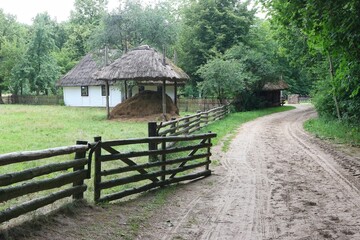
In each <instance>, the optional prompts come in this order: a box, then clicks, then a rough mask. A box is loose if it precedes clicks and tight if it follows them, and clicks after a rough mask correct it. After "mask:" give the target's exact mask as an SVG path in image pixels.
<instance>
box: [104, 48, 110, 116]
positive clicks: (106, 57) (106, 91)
mask: <svg viewBox="0 0 360 240" xmlns="http://www.w3.org/2000/svg"><path fill="white" fill-rule="evenodd" d="M108 50H109V49H108V46H105V66H107V65H108V63H109V59H108V54H109V51H108ZM105 96H106V97H105V98H106V117H107V119H110V101H109V81H108V80H105Z"/></svg>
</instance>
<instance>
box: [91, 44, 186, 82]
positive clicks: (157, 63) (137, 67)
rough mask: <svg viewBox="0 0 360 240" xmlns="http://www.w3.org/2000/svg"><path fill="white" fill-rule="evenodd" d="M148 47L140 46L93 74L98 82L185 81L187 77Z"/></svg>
mask: <svg viewBox="0 0 360 240" xmlns="http://www.w3.org/2000/svg"><path fill="white" fill-rule="evenodd" d="M165 62H166V64H165V65H164V64H163V55H162V54H161V53H158V52H157V51H156V50H155V49H153V48H150V47H149V46H147V45H145V46H140V47H138V48H135V49H133V50H131V51H129V52H128V53H126V54H124V55H123V56H122V57H120V58H119V59H117V60H115V61H114V62H113V63H112V64H110V65H109V66H106V67H104V68H102V69H101V70H100V71H98V72H97V73H95V78H96V79H98V80H135V81H142V82H143V83H144V81H150V82H151V81H152V82H154V81H155V82H157V81H162V80H168V81H175V80H176V81H179V82H181V81H186V80H187V79H189V76H188V75H187V74H186V73H185V72H184V71H183V70H182V69H180V68H179V67H177V66H175V64H173V63H172V62H171V61H170V60H169V59H166V61H165Z"/></svg>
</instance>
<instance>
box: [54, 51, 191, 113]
mask: <svg viewBox="0 0 360 240" xmlns="http://www.w3.org/2000/svg"><path fill="white" fill-rule="evenodd" d="M140 49H141V48H140ZM138 50H139V48H136V49H133V50H132V51H130V52H128V53H127V54H124V55H123V56H122V57H120V58H119V59H117V60H116V61H115V62H114V63H118V62H119V61H120V60H121V59H124V58H128V57H129V56H131V58H132V59H131V60H132V62H134V60H136V63H137V64H135V65H138V66H144V65H142V64H146V66H147V65H149V63H151V64H152V65H155V66H156V64H157V63H156V62H157V61H156V59H157V58H161V54H159V53H158V52H156V51H151V52H152V54H153V53H154V52H155V54H156V56H148V54H147V53H149V51H138ZM134 54H135V55H134ZM168 63H169V64H168V65H167V66H166V69H165V71H164V69H161V71H160V72H153V73H152V74H155V75H156V76H160V77H159V78H148V77H143V78H141V79H133V78H131V77H132V76H127V77H128V78H126V80H136V82H137V85H136V86H133V85H132V86H131V87H129V86H128V85H129V84H128V83H127V81H118V82H116V81H112V80H109V81H108V82H109V106H110V107H114V106H116V105H117V104H119V103H121V102H122V101H123V100H125V99H127V96H132V95H135V94H136V93H138V92H140V91H144V90H150V91H160V90H161V88H162V81H161V80H163V78H162V77H161V76H162V75H161V74H163V73H164V72H171V74H173V75H171V77H170V81H166V82H167V84H168V86H167V87H166V94H167V95H169V96H170V97H171V98H172V99H173V100H174V99H175V91H176V90H175V88H176V86H175V85H174V82H171V80H172V79H173V78H174V79H177V80H179V82H178V83H177V84H178V85H183V84H184V80H185V77H187V75H186V74H185V73H183V72H182V70H181V69H180V70H178V69H179V68H177V67H176V66H175V65H173V64H172V63H171V62H170V61H169V60H168ZM170 64H171V65H170ZM161 65H162V64H161ZM111 66H114V65H113V64H110V65H109V66H107V67H105V68H103V69H102V71H99V69H100V66H99V64H98V63H97V62H96V61H95V59H94V57H93V55H92V54H88V55H86V56H85V57H84V58H83V59H81V60H80V62H79V63H78V64H77V65H76V66H75V67H74V68H73V69H71V70H70V71H69V72H68V73H67V74H65V75H64V76H63V77H62V78H61V79H60V80H59V81H58V82H57V86H60V87H63V92H64V102H65V105H67V106H90V107H105V106H106V90H105V86H106V84H105V81H104V80H101V79H100V80H99V79H98V78H99V77H100V75H101V74H102V75H103V74H105V73H109V72H110V73H111V71H108V70H105V71H104V69H108V67H111ZM116 66H118V65H116ZM125 66H126V65H125ZM160 67H161V66H159V68H158V69H160ZM142 69H144V67H143V68H142ZM145 69H148V70H147V71H150V70H149V69H150V68H147V67H146V68H145ZM173 69H176V73H178V72H179V73H180V74H181V75H180V76H178V75H174V71H173ZM125 70H130V71H135V72H138V69H137V68H134V66H128V68H126V67H125V68H120V69H119V68H117V74H119V71H120V72H124V73H128V72H129V71H125ZM170 70H171V71H170ZM143 74H144V76H146V74H149V72H144V73H143ZM102 75H101V76H102ZM166 77H168V76H166ZM167 79H168V78H167ZM114 80H119V79H118V78H115V79H114ZM121 80H123V79H121ZM128 89H129V91H128Z"/></svg>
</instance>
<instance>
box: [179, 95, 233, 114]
mask: <svg viewBox="0 0 360 240" xmlns="http://www.w3.org/2000/svg"><path fill="white" fill-rule="evenodd" d="M226 101H228V100H226ZM177 106H178V108H179V109H180V111H181V112H197V111H207V110H210V109H213V108H217V107H221V106H222V104H221V103H220V102H219V100H218V99H206V98H179V99H178V101H177Z"/></svg>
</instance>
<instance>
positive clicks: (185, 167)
mask: <svg viewBox="0 0 360 240" xmlns="http://www.w3.org/2000/svg"><path fill="white" fill-rule="evenodd" d="M214 137H216V134H214V133H207V134H199V135H191V136H176V137H152V138H142V139H128V140H118V141H106V142H102V141H101V138H96V139H95V142H96V144H97V146H98V147H97V149H96V151H95V177H94V179H95V181H94V189H95V190H94V191H95V194H94V200H95V202H109V201H113V200H116V199H120V198H123V197H126V196H129V195H132V194H136V193H140V192H143V191H147V190H150V189H153V188H156V187H163V186H166V185H170V184H173V183H177V182H181V181H186V180H193V179H197V178H201V177H206V176H209V175H210V174H211V170H210V169H209V164H210V163H211V161H210V156H211V151H210V148H211V146H212V144H211V139H212V138H214ZM194 141H200V143H196V142H194ZM169 142H182V143H183V144H181V145H180V146H178V147H171V148H169V147H167V143H169ZM149 144H155V145H157V144H161V149H155V150H145V151H144V150H134V151H133V150H126V148H127V146H129V145H140V146H139V147H136V149H141V145H142V148H146V147H147V146H148V145H149ZM119 147H122V148H125V150H119V149H118V148H119ZM151 156H158V157H159V158H158V161H154V162H148V161H147V159H149V158H150V157H151ZM109 162H117V164H110V165H109V167H107V166H106V163H109ZM200 167H205V168H204V169H203V170H196V169H198V168H200ZM189 171H190V172H189ZM104 177H107V179H103V178H104ZM104 190H109V191H108V192H109V193H105V194H102V192H103V191H104Z"/></svg>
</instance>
